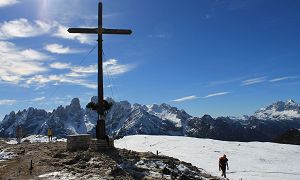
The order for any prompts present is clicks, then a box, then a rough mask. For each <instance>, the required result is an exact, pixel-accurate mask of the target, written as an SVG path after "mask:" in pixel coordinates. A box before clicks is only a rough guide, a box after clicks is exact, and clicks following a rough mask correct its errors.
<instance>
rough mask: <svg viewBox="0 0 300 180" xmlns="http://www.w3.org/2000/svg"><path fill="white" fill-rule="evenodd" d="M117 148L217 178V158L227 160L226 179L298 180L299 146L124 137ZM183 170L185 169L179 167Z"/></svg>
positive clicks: (169, 137) (145, 136)
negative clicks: (154, 156) (164, 157)
mask: <svg viewBox="0 0 300 180" xmlns="http://www.w3.org/2000/svg"><path fill="white" fill-rule="evenodd" d="M115 146H116V147H118V148H126V149H129V150H134V151H140V152H147V151H151V152H153V153H155V154H156V151H157V150H158V151H159V154H162V155H167V156H171V157H174V158H178V159H180V160H182V161H185V162H189V163H192V164H193V165H195V166H197V167H199V168H203V169H205V170H206V171H207V172H209V173H212V174H213V175H217V176H219V175H220V172H219V171H218V158H219V157H220V156H222V155H223V154H226V155H227V158H228V159H229V161H228V163H229V168H230V169H229V171H228V172H227V176H228V178H229V179H233V180H239V179H241V178H242V179H243V180H245V179H246V180H248V179H250V180H260V179H263V180H281V179H289V180H299V179H300V163H299V162H300V146H296V145H286V144H276V143H262V142H227V141H218V140H211V139H199V138H191V137H182V136H177V137H176V136H148V135H135V136H127V137H124V138H123V139H119V140H116V141H115ZM179 168H180V169H182V170H184V167H179Z"/></svg>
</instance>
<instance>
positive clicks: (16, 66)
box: [0, 41, 49, 83]
mask: <svg viewBox="0 0 300 180" xmlns="http://www.w3.org/2000/svg"><path fill="white" fill-rule="evenodd" d="M48 58H49V57H48V56H47V55H45V54H43V53H41V52H39V51H36V50H33V49H21V48H18V47H17V46H15V44H13V43H11V42H7V41H0V64H1V66H0V81H2V82H7V83H18V82H19V81H20V80H22V79H23V78H24V77H25V76H29V75H34V74H37V73H41V72H45V71H47V70H48V69H47V68H46V67H45V66H44V61H46V60H47V59H48Z"/></svg>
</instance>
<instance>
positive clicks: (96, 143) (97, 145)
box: [90, 139, 115, 151]
mask: <svg viewBox="0 0 300 180" xmlns="http://www.w3.org/2000/svg"><path fill="white" fill-rule="evenodd" d="M112 148H115V146H114V140H113V139H109V144H107V141H106V140H105V139H91V141H90V150H91V151H101V150H108V149H112Z"/></svg>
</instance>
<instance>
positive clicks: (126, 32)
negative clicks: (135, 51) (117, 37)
mask: <svg viewBox="0 0 300 180" xmlns="http://www.w3.org/2000/svg"><path fill="white" fill-rule="evenodd" d="M131 33H132V31H131V30H130V29H105V28H102V34H122V35H130V34H131Z"/></svg>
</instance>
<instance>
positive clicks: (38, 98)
mask: <svg viewBox="0 0 300 180" xmlns="http://www.w3.org/2000/svg"><path fill="white" fill-rule="evenodd" d="M44 99H46V97H44V96H43V97H37V98H34V99H32V100H31V101H33V102H37V101H42V100H44Z"/></svg>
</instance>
